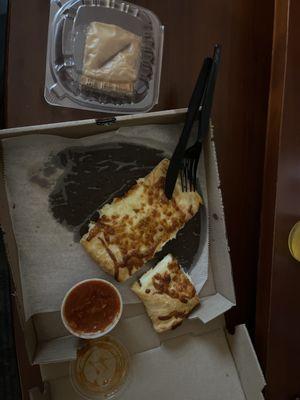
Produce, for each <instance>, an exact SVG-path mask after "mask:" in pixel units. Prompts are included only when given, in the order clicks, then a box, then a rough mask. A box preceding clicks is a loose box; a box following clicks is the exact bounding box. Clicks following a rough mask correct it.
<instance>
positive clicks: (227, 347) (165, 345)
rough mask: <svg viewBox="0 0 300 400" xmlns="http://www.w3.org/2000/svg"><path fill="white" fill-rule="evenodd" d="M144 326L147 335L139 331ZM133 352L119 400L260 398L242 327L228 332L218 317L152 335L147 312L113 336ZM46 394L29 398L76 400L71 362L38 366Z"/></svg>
mask: <svg viewBox="0 0 300 400" xmlns="http://www.w3.org/2000/svg"><path fill="white" fill-rule="evenodd" d="M140 330H143V331H144V332H146V334H145V335H139V334H138V332H140ZM112 335H113V336H114V337H115V338H117V339H118V340H121V341H122V343H123V344H124V345H125V346H126V347H127V349H128V350H129V352H130V354H131V367H130V368H131V374H130V375H131V377H130V379H129V383H128V385H127V386H126V388H125V390H124V391H123V392H122V394H121V398H122V399H123V400H132V399H138V398H141V396H142V398H143V399H144V400H150V399H151V400H152V399H153V398H157V399H158V398H159V399H165V400H168V399H170V400H171V399H172V400H182V399H187V400H198V399H199V398H201V399H205V400H218V399H220V400H221V399H222V400H245V399H246V400H259V399H263V395H262V393H261V391H262V389H263V387H264V385H265V380H264V377H263V375H262V372H261V369H260V367H259V364H258V361H257V358H256V355H255V352H254V350H253V347H252V344H251V341H250V338H249V335H248V332H247V329H246V328H245V326H244V325H240V326H238V327H237V328H236V330H235V334H234V335H230V334H228V333H227V332H226V330H225V329H224V319H223V317H219V318H217V319H215V320H214V321H211V322H210V323H208V324H203V323H201V322H200V321H199V320H198V321H197V320H194V321H188V324H185V325H183V326H182V327H180V328H179V329H177V330H175V331H171V332H167V333H165V334H161V335H158V334H156V333H155V332H154V331H153V329H152V327H151V324H150V322H149V320H148V318H147V317H146V316H145V315H142V316H136V317H132V318H129V319H127V320H125V321H123V322H122V323H121V324H120V325H119V326H118V328H117V329H116V330H115V331H113V334H112ZM41 372H42V377H43V380H44V382H45V383H46V384H45V392H44V393H43V394H42V393H41V392H40V391H39V390H38V389H36V388H34V389H32V390H31V392H30V398H31V400H46V399H47V400H62V399H63V400H68V399H72V400H77V399H78V400H79V399H81V397H80V396H79V395H78V394H77V393H76V392H75V391H74V389H73V387H72V384H71V382H70V379H69V364H68V363H58V364H45V365H43V366H41Z"/></svg>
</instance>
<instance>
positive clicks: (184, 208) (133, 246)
mask: <svg viewBox="0 0 300 400" xmlns="http://www.w3.org/2000/svg"><path fill="white" fill-rule="evenodd" d="M168 166H169V160H167V159H164V160H162V161H161V162H160V163H159V164H158V165H157V166H156V167H155V168H154V169H153V170H152V171H151V172H150V173H149V174H148V175H147V176H146V177H144V178H140V179H138V181H137V183H136V184H135V185H134V186H133V187H132V188H131V189H130V190H129V191H128V192H127V193H126V194H125V195H124V196H123V197H122V198H115V199H114V200H113V201H112V203H111V204H106V205H105V206H104V207H103V208H102V209H101V210H99V219H98V221H97V222H93V223H90V226H89V231H88V233H86V234H85V235H84V236H83V237H82V239H81V244H82V245H83V247H84V248H85V250H86V251H87V252H88V253H89V254H90V256H91V257H92V258H93V259H94V260H95V261H96V262H97V263H98V264H99V266H100V267H102V268H103V269H104V271H106V272H107V273H109V274H111V275H113V276H114V277H115V278H116V280H117V281H119V282H123V281H125V280H126V279H128V278H129V277H130V276H131V275H132V274H134V273H135V272H136V271H138V270H139V269H140V268H141V267H142V266H143V265H144V264H145V263H146V262H147V261H149V260H151V259H152V258H153V257H154V255H155V253H157V252H158V251H160V250H161V249H162V248H163V246H164V245H165V244H166V243H167V242H168V241H169V240H171V239H174V238H175V237H176V234H177V232H178V231H179V230H180V229H181V228H182V227H183V226H184V225H185V223H186V222H187V221H189V220H190V219H191V218H192V217H193V216H194V215H195V214H196V213H197V211H198V209H199V207H200V204H201V203H202V199H201V197H200V195H199V194H198V193H197V192H183V191H182V188H181V184H180V179H178V180H177V182H176V185H175V189H174V193H173V197H172V199H171V200H168V199H167V198H166V196H165V193H164V186H165V177H166V173H167V170H168Z"/></svg>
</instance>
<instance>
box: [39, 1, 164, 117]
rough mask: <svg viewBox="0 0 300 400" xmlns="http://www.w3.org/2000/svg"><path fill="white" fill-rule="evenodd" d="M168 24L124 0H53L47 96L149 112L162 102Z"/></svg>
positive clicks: (59, 102)
mask: <svg viewBox="0 0 300 400" xmlns="http://www.w3.org/2000/svg"><path fill="white" fill-rule="evenodd" d="M163 32H164V27H163V26H162V25H161V23H160V21H159V20H158V18H157V17H156V15H154V14H153V13H152V12H151V11H149V10H147V9H145V8H143V7H139V6H137V5H134V4H131V3H128V2H123V1H120V0H90V1H87V0H86V1H84V0H65V1H58V0H51V4H50V19H49V32H48V49H47V63H46V80H45V92H44V94H45V99H46V101H47V102H48V103H49V104H52V105H56V106H62V107H72V108H81V109H87V110H95V111H102V112H112V113H116V114H121V113H136V112H145V111H149V110H150V109H151V108H152V107H153V106H154V105H155V104H156V103H157V101H158V95H159V85H160V73H161V62H162V52H163Z"/></svg>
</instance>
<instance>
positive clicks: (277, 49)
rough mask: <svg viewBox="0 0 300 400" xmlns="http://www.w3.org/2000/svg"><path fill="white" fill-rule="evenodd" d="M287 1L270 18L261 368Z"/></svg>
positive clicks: (260, 305)
mask: <svg viewBox="0 0 300 400" xmlns="http://www.w3.org/2000/svg"><path fill="white" fill-rule="evenodd" d="M288 11H289V1H282V2H277V3H276V9H275V16H274V40H273V62H272V72H271V83H270V97H269V112H268V126H267V138H266V154H265V168H264V184H263V201H262V211H261V240H260V257H259V269H258V288H257V318H256V331H255V339H256V348H257V350H258V354H259V358H260V362H261V364H262V366H263V367H264V368H266V363H267V352H268V345H267V339H268V332H269V328H270V326H269V309H270V296H271V275H272V268H271V265H272V260H273V253H274V247H273V246H274V243H273V234H274V223H275V205H276V189H277V168H278V157H279V144H280V135H281V127H282V118H283V114H282V110H283V103H284V88H285V76H286V55H287V43H288V41H287V39H288Z"/></svg>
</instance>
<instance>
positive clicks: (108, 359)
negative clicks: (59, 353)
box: [70, 336, 130, 400]
mask: <svg viewBox="0 0 300 400" xmlns="http://www.w3.org/2000/svg"><path fill="white" fill-rule="evenodd" d="M129 366H130V357H129V353H128V351H127V350H126V348H125V347H124V346H123V345H122V344H121V343H120V342H119V341H117V340H116V339H114V338H112V337H111V336H105V337H103V338H101V339H96V340H88V341H85V342H84V345H83V346H82V348H81V349H79V350H78V352H77V359H76V360H75V361H72V362H71V363H70V379H71V383H72V385H73V387H74V389H75V390H76V392H78V393H79V394H80V395H81V396H82V397H83V398H85V399H88V400H93V399H95V400H96V399H98V400H101V399H103V400H104V399H106V400H108V399H113V398H115V397H117V396H120V394H121V393H122V392H123V390H124V389H125V388H126V386H127V385H128V383H129V380H130V367H129Z"/></svg>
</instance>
